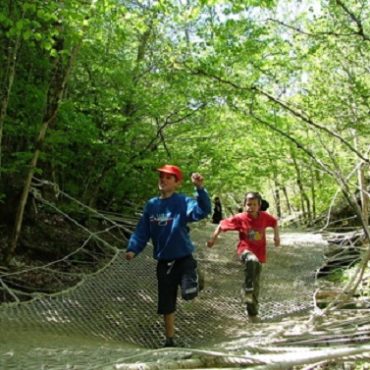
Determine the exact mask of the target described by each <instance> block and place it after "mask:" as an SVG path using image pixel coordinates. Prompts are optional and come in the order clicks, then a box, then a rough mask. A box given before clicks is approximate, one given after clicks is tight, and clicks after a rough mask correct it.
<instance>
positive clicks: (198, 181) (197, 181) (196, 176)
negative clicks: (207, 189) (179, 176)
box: [191, 172, 204, 188]
mask: <svg viewBox="0 0 370 370" xmlns="http://www.w3.org/2000/svg"><path fill="white" fill-rule="evenodd" d="M203 181H204V178H203V176H202V175H201V174H200V173H198V172H194V173H192V174H191V182H192V183H193V184H194V186H196V187H197V188H201V187H203Z"/></svg>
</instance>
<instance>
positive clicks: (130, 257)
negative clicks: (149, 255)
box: [125, 252, 135, 261]
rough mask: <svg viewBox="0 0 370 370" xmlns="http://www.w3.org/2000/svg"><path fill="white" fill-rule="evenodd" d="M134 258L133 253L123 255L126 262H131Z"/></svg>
mask: <svg viewBox="0 0 370 370" xmlns="http://www.w3.org/2000/svg"><path fill="white" fill-rule="evenodd" d="M134 257H135V253H134V252H126V254H125V258H126V260H127V261H130V260H132V259H133V258H134Z"/></svg>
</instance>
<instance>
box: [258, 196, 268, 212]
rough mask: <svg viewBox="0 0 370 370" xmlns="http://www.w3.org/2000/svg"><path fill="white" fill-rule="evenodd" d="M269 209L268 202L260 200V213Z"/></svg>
mask: <svg viewBox="0 0 370 370" xmlns="http://www.w3.org/2000/svg"><path fill="white" fill-rule="evenodd" d="M269 207H270V204H269V202H268V201H267V200H266V199H262V200H261V206H260V211H267V209H268V208H269Z"/></svg>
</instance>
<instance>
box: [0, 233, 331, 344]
mask: <svg viewBox="0 0 370 370" xmlns="http://www.w3.org/2000/svg"><path fill="white" fill-rule="evenodd" d="M209 230H212V229H211V227H209ZM206 236H207V237H208V236H209V233H208V231H207V234H206V233H204V230H202V228H201V227H200V228H196V229H194V230H192V238H193V240H195V242H196V245H197V251H198V252H197V258H198V261H199V265H200V267H201V269H202V271H203V272H204V275H205V288H204V290H203V291H202V292H201V293H200V295H199V296H198V297H197V298H196V299H195V300H193V301H190V302H185V301H183V300H181V298H179V300H178V310H177V314H176V337H177V338H179V341H180V343H179V344H180V345H181V346H182V347H193V348H197V347H198V348H200V347H202V346H206V345H207V344H209V343H210V342H213V343H215V342H217V341H220V342H227V341H228V340H231V339H235V338H237V337H238V336H239V335H242V334H243V333H245V332H246V331H248V327H250V325H252V324H251V323H249V322H248V316H247V314H246V312H245V309H244V307H243V305H242V303H241V298H240V287H241V283H242V281H243V267H242V266H241V264H240V262H239V261H238V260H237V258H236V248H235V247H236V243H237V236H236V234H234V233H227V234H223V235H222V236H221V237H220V239H219V241H218V243H217V244H216V246H215V247H214V248H212V249H208V248H206V247H205V242H206ZM324 244H325V242H324V241H323V240H322V239H321V237H320V235H315V234H310V235H309V234H307V235H306V234H302V233H300V234H298V233H296V234H295V233H283V235H282V245H283V246H282V247H281V248H274V247H272V246H270V245H269V247H268V260H267V263H266V264H265V265H264V267H263V270H262V277H261V293H260V320H261V322H274V321H276V322H277V321H279V320H282V319H283V318H286V317H287V316H289V315H295V314H299V313H302V312H305V311H307V310H310V309H312V308H313V292H314V289H315V275H316V271H317V269H318V268H319V267H320V266H321V265H322V263H323V247H324ZM156 294H157V287H156V279H155V261H154V260H153V258H152V250H151V247H150V246H148V247H147V248H146V250H145V252H144V253H142V254H141V255H140V256H138V257H137V258H136V259H135V260H133V261H130V262H128V261H125V260H124V258H123V252H122V251H120V252H117V254H116V255H115V257H114V258H113V259H112V261H111V263H110V264H109V265H108V266H107V267H106V268H105V269H103V270H101V271H99V272H98V273H97V274H94V275H90V276H88V277H86V279H85V280H84V281H83V282H82V283H81V284H79V285H78V286H76V287H74V288H73V289H69V290H67V291H65V292H61V293H58V294H56V295H53V296H40V297H39V298H37V299H34V300H32V301H30V302H28V303H21V304H7V305H6V304H3V305H2V306H0V332H1V333H7V332H8V333H10V332H21V331H25V330H27V331H28V332H32V331H38V332H40V331H41V332H44V333H48V334H51V333H52V334H56V335H63V336H67V337H71V338H72V337H74V336H79V337H81V336H82V337H87V338H97V339H100V340H101V339H103V340H104V341H112V342H113V341H114V342H125V343H129V344H130V343H131V344H133V345H135V346H139V347H141V348H147V349H150V348H158V347H159V346H160V345H161V343H162V342H163V339H164V337H163V331H164V330H163V319H162V317H161V316H159V315H157V314H156V299H157V298H156ZM261 340H262V339H261Z"/></svg>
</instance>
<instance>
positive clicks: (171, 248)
mask: <svg viewBox="0 0 370 370" xmlns="http://www.w3.org/2000/svg"><path fill="white" fill-rule="evenodd" d="M157 171H158V172H159V181H158V188H159V192H160V196H159V197H155V198H152V199H150V200H149V201H148V202H147V203H146V205H145V207H144V212H143V215H142V217H141V218H140V221H139V223H138V224H137V226H136V230H135V232H134V233H133V234H132V235H131V238H130V240H129V243H128V247H127V250H126V259H127V260H131V259H133V258H134V257H135V256H137V255H138V254H139V253H140V252H141V251H142V250H143V249H144V248H145V246H146V245H147V242H148V241H149V239H151V240H152V243H153V257H154V258H155V259H156V260H157V261H158V263H157V280H158V310H157V312H158V314H161V315H163V317H164V324H165V335H166V341H165V344H164V345H165V347H173V346H174V345H175V344H174V340H173V337H174V334H175V311H176V298H177V289H178V286H180V287H181V293H182V298H183V299H185V300H190V299H193V298H195V297H196V296H197V295H198V291H199V286H198V274H197V261H196V260H195V259H194V258H193V255H192V253H193V251H194V249H195V248H194V244H193V243H192V241H191V239H190V236H189V229H188V227H187V223H188V222H194V221H199V220H201V219H203V218H205V217H207V215H208V214H209V213H210V212H211V201H210V199H209V196H208V193H207V191H206V190H205V189H204V187H203V181H204V179H203V176H202V175H200V174H199V173H193V174H192V175H191V181H192V183H193V184H194V186H195V188H196V190H197V194H198V195H197V198H196V199H194V198H191V197H187V196H185V195H183V194H179V193H177V192H176V191H177V189H178V188H179V187H180V186H181V182H182V180H183V173H182V171H181V169H180V168H179V167H177V166H174V165H169V164H167V165H164V166H163V167H161V168H158V169H157Z"/></svg>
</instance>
